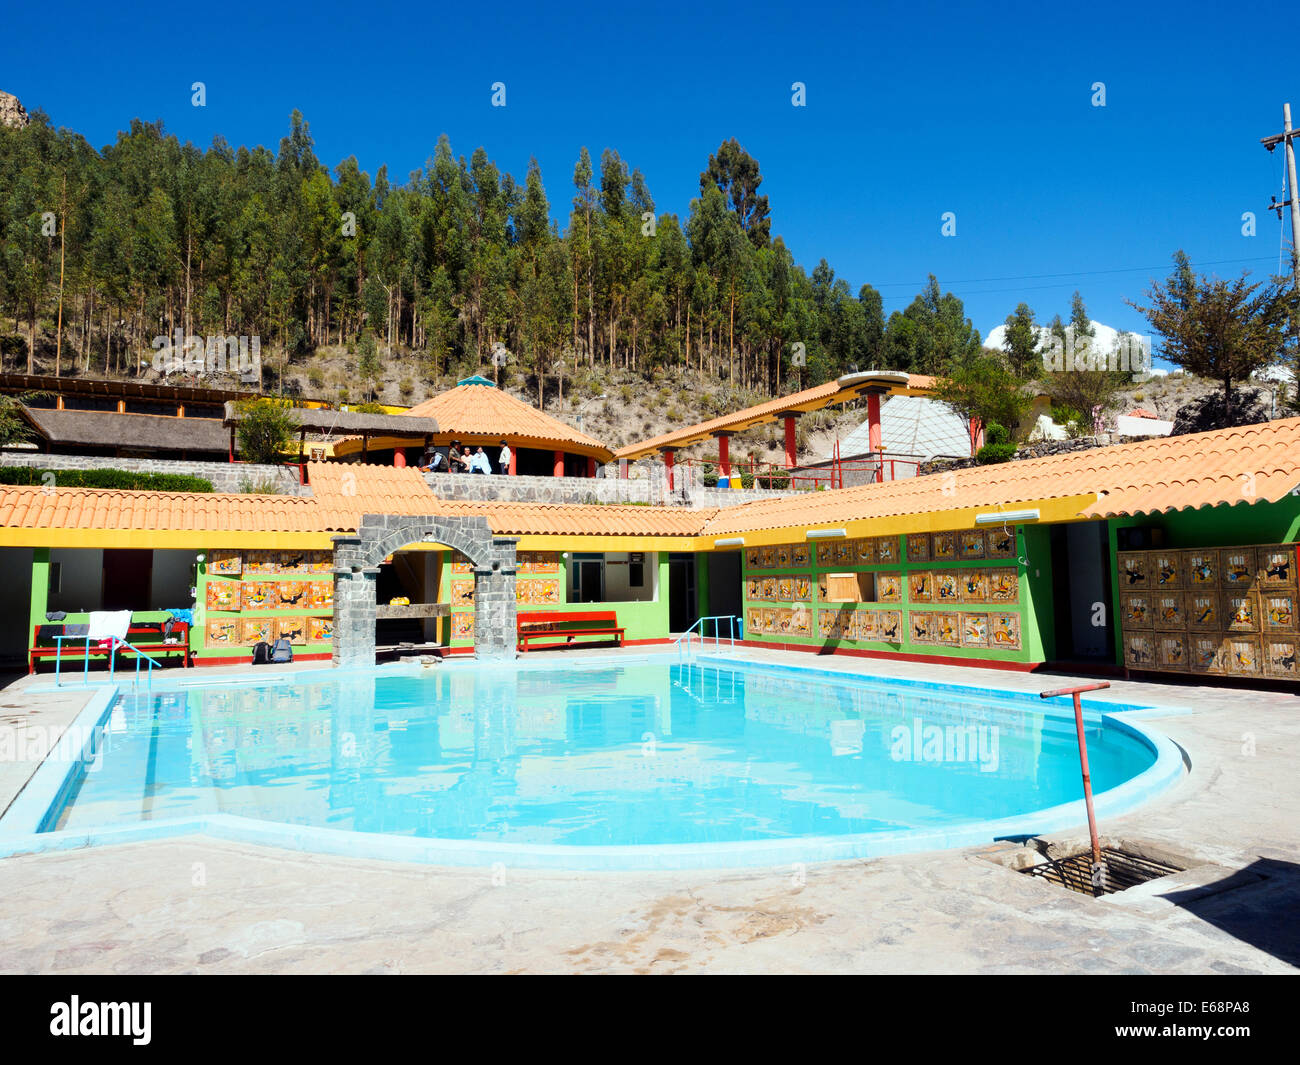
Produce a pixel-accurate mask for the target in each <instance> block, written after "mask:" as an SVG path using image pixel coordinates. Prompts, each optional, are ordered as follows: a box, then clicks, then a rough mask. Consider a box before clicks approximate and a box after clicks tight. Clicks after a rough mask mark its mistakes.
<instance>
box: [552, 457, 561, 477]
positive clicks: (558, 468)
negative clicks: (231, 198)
mask: <svg viewBox="0 0 1300 1065" xmlns="http://www.w3.org/2000/svg"><path fill="white" fill-rule="evenodd" d="M551 476H552V477H563V476H564V452H563V451H557V452H555V466H554V467H553V468H552V470H551Z"/></svg>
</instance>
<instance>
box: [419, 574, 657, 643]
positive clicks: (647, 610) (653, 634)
mask: <svg viewBox="0 0 1300 1065" xmlns="http://www.w3.org/2000/svg"><path fill="white" fill-rule="evenodd" d="M451 554H452V553H451V552H450V551H448V552H444V553H443V565H442V573H441V576H440V578H439V581H438V602H440V603H447V602H450V601H451ZM646 558H647V562H646V565H647V566H649V565H650V561H649V560H650V559H652V558H653V559H655V560H656V571H657V573H658V583H657V585H656V593H657V594H656V597H655V598H654V599H653V600H651V601H648V602H617V603H570V602H569V564H570V557H569V555H568V554H567V553H566V554H564V555H561V557H560V572H559V573H558V574H554V573H520V574H518V576H517V577H516V580H519V581H527V580H557V579H558V580H559V582H560V602H559V603H556V604H554V605H550V606H539V605H536V604H532V603H520V604H519V609H520V610H526V611H528V612H530V613H531V612H533V611H539V612H540V611H546V612H551V611H555V612H563V611H566V610H613V611H614V612H615V614H616V615H617V616H618V624H619V625H620V626H622V627H623V629H624V630H625V631H624V633H623V639H624V640H626V641H633V640H663V639H666V638H667V637H668V553H667V552H666V551H658V552H647V553H646ZM456 576H457V578H458V579H464V577H465V576H466V575H462V574H457V575H456ZM468 576H469V577H471V578H472V576H473V574H469V575H468ZM452 613H453V614H472V613H473V610H472V609H466V608H463V607H462V608H460V609H457V607H456V605H455V604H452ZM451 627H452V622H451V618H447V619H444V623H443V625H442V626H441V627H440V629H439V631H440V633H442V642H443V643H444V644H446V645H447V646H448V647H472V646H473V645H474V641H473V639H472V638H469V637H457V638H452V636H451ZM587 639H588V642H595V638H594V637H589V638H587ZM538 646H539V647H540V646H543V645H542V644H538Z"/></svg>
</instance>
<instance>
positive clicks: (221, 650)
mask: <svg viewBox="0 0 1300 1065" xmlns="http://www.w3.org/2000/svg"><path fill="white" fill-rule="evenodd" d="M207 554H208V553H205V555H204V560H203V561H202V562H200V563H198V565H197V569H198V577H197V580H196V584H195V601H196V602H197V603H198V607H197V608H196V610H195V612H194V621H195V624H193V625H191V626H190V650H191V651H193V652H194V654H196V655H201V656H202V657H203V658H231V659H235V658H251V657H252V654H253V648H252V647H250V646H247V645H245V644H236V645H234V646H230V645H227V646H224V647H205V646H204V644H203V641H204V639H205V638H206V636H207V627H206V624H205V622H206V620H207V618H209V617H211V618H213V619H214V620H215V619H217V618H242V619H251V620H262V619H271V618H305V617H314V618H330V617H333V616H334V611H333V610H295V609H293V608H292V607H291V608H289V609H287V610H257V611H251V610H250V611H247V612H244V611H240V610H212V611H209V610H208V609H207V606H206V603H207V601H208V580H209V576H208V563H207ZM328 576H329V575H328V574H318V575H316V576H313V577H303V576H295V577H291V576H285V577H276V576H275V575H274V574H263V573H259V574H257V576H256V577H255V578H248V579H250V580H254V579H255V580H257V581H259V582H260V581H274V580H284V581H305V580H324V579H326V578H327V577H328ZM211 579H212V580H222V581H240V580H241V578H239V577H228V576H225V575H215V576H213V577H212V578H211ZM331 579H332V578H331ZM332 649H333V648H332V646H331V644H329V643H328V642H324V643H321V642H318V643H306V644H294V645H293V653H294V654H295V655H319V654H329V653H330V652H331V650H332Z"/></svg>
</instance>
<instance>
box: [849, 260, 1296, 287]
mask: <svg viewBox="0 0 1300 1065" xmlns="http://www.w3.org/2000/svg"><path fill="white" fill-rule="evenodd" d="M1272 261H1273V258H1272V256H1270V255H1264V256H1255V257H1253V258H1249V259H1211V260H1209V261H1208V262H1197V263H1192V265H1193V266H1224V265H1227V264H1230V263H1263V262H1272ZM1168 269H1170V267H1169V264H1168V263H1163V264H1162V265H1160V266H1124V267H1120V268H1118V269H1114V270H1075V271H1072V272H1069V273H1063V274H1015V275H1012V276H1009V277H969V278H966V279H964V280H961V281H948V282H944V283H943V287H945V288H947V287H948V286H950V285H982V284H987V283H989V282H992V281H1041V280H1045V279H1047V278H1051V277H1100V276H1101V275H1103V274H1138V273H1145V272H1147V271H1150V270H1168ZM928 283H929V282H928V279H927V280H926V281H921V282H916V281H885V282H882V283H881V284H879V285H872V286H871V287H872V288H875V289H877V290H879V289H882V288H899V287H902V286H911V287H916V286H917V285H918V284H919V285H920V287H921V288H924V287H925V286H926V285H927V284H928ZM1045 287H1048V288H1059V287H1061V286H1059V285H1049V286H1045Z"/></svg>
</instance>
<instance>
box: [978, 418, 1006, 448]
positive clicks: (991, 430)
mask: <svg viewBox="0 0 1300 1065" xmlns="http://www.w3.org/2000/svg"><path fill="white" fill-rule="evenodd" d="M1010 442H1011V434H1010V433H1009V432H1007V427H1006V426H1005V425H999V424H998V423H997V422H989V424H988V427H987V428H986V429H985V430H984V443H985V444H986V445H987V444H1009V443H1010Z"/></svg>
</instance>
